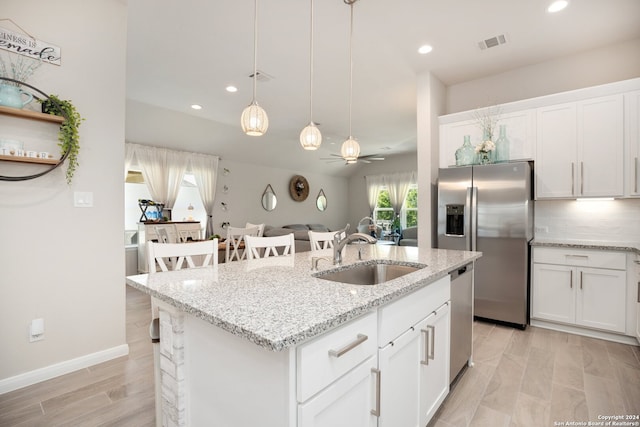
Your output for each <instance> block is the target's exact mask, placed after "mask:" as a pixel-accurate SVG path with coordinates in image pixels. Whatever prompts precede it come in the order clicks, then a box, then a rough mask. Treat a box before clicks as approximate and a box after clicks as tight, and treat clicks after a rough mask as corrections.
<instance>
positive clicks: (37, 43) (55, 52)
mask: <svg viewBox="0 0 640 427" xmlns="http://www.w3.org/2000/svg"><path fill="white" fill-rule="evenodd" d="M0 49H3V50H8V51H9V52H13V53H17V54H19V55H24V56H27V57H29V58H32V59H37V60H42V61H44V62H48V63H50V64H54V65H60V57H61V55H60V48H59V47H58V46H54V45H52V44H51V43H47V42H43V41H41V40H36V39H33V38H31V37H29V36H27V35H24V34H20V33H14V32H13V31H9V30H7V29H6V28H2V27H0Z"/></svg>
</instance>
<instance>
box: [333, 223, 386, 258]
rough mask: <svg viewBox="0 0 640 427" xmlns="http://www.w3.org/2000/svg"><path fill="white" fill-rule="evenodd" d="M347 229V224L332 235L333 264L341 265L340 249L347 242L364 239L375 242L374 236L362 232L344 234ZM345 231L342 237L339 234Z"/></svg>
mask: <svg viewBox="0 0 640 427" xmlns="http://www.w3.org/2000/svg"><path fill="white" fill-rule="evenodd" d="M347 230H349V224H347V226H346V227H345V228H344V229H343V230H339V231H338V232H336V234H335V235H334V236H333V264H334V265H341V264H342V249H343V248H344V247H345V245H346V244H347V243H350V242H355V241H356V240H364V241H365V242H367V243H375V242H377V240H376V238H375V237H373V236H370V235H368V234H364V233H353V234H346V232H347ZM342 233H345V234H346V235H345V237H344V238H342V237H341V234H342Z"/></svg>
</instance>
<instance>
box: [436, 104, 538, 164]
mask: <svg viewBox="0 0 640 427" xmlns="http://www.w3.org/2000/svg"><path fill="white" fill-rule="evenodd" d="M472 115H473V114H472V113H471V112H467V113H465V114H464V115H461V116H460V117H461V119H460V120H455V121H453V122H448V123H443V124H442V125H440V167H441V168H447V167H449V166H454V165H455V164H456V156H455V154H456V150H457V149H458V148H460V146H462V143H463V142H464V136H465V135H469V136H470V137H471V138H470V139H471V145H474V146H475V145H478V144H479V143H480V142H482V136H483V135H482V129H481V127H480V126H479V125H478V122H477V120H474V119H472V118H467V119H462V117H469V116H472ZM456 116H458V115H456ZM498 116H499V120H498V123H497V127H496V130H495V133H494V135H493V140H494V141H496V140H497V139H498V136H499V127H500V125H504V126H506V132H507V139H508V140H509V157H510V160H529V159H533V157H534V154H535V146H534V144H535V140H536V138H535V131H536V128H535V117H536V113H535V110H534V109H526V110H522V111H516V112H510V113H504V114H500V113H498ZM443 120H445V121H446V120H447V119H445V118H443Z"/></svg>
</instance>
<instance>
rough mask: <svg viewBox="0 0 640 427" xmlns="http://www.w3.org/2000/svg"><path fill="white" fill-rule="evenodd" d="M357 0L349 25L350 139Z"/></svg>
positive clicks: (351, 5)
mask: <svg viewBox="0 0 640 427" xmlns="http://www.w3.org/2000/svg"><path fill="white" fill-rule="evenodd" d="M346 1H347V0H345V2H346ZM355 2H356V0H352V1H351V3H349V6H350V8H351V22H350V26H349V139H352V138H351V135H352V133H351V110H352V104H353V4H354V3H355Z"/></svg>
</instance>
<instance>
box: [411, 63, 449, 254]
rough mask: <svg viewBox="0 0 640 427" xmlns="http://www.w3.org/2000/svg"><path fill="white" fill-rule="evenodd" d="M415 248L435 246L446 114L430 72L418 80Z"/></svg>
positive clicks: (439, 85) (443, 92) (439, 87)
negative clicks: (441, 135) (441, 134)
mask: <svg viewBox="0 0 640 427" xmlns="http://www.w3.org/2000/svg"><path fill="white" fill-rule="evenodd" d="M417 91H418V95H417V109H416V110H417V120H416V121H417V125H418V129H417V135H418V138H417V140H418V194H419V197H418V246H419V247H421V248H431V247H433V246H435V244H436V242H435V227H434V223H435V218H436V210H437V206H436V196H437V187H436V179H437V178H438V160H439V143H440V138H439V124H438V116H441V115H443V114H445V113H446V106H445V103H446V87H445V86H444V85H443V84H442V82H440V80H438V79H437V78H436V77H434V76H433V75H432V74H431V73H424V74H420V75H418V77H417Z"/></svg>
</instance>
